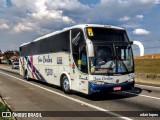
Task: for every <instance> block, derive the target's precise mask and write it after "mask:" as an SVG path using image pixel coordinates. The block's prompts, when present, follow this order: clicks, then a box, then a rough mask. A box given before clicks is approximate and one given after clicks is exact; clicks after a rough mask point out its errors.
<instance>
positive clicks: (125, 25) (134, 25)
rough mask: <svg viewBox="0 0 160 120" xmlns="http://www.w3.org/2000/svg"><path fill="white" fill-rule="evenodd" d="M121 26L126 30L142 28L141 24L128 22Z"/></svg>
mask: <svg viewBox="0 0 160 120" xmlns="http://www.w3.org/2000/svg"><path fill="white" fill-rule="evenodd" d="M121 26H122V27H124V28H137V27H140V26H141V25H140V24H139V23H134V22H128V23H126V24H123V25H121Z"/></svg>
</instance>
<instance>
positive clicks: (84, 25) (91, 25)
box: [20, 24, 124, 47]
mask: <svg viewBox="0 0 160 120" xmlns="http://www.w3.org/2000/svg"><path fill="white" fill-rule="evenodd" d="M86 27H101V28H102V27H103V28H110V29H117V30H124V28H122V27H117V26H111V25H99V24H80V25H75V26H72V27H67V28H64V29H62V30H58V31H55V32H52V33H49V34H47V35H44V36H42V37H39V38H37V39H35V40H34V41H33V42H36V41H39V40H43V39H44V38H47V37H50V36H53V35H56V34H58V33H61V32H65V31H67V30H70V29H73V28H81V29H84V28H86ZM30 43H31V42H27V43H23V44H22V45H20V47H21V46H24V45H27V44H30Z"/></svg>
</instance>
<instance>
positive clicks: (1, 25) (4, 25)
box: [0, 23, 10, 29]
mask: <svg viewBox="0 0 160 120" xmlns="http://www.w3.org/2000/svg"><path fill="white" fill-rule="evenodd" d="M9 28H10V27H9V26H8V25H7V24H6V23H3V24H0V29H9Z"/></svg>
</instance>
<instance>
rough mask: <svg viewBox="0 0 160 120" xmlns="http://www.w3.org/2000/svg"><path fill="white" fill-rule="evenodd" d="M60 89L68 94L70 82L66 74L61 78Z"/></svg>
mask: <svg viewBox="0 0 160 120" xmlns="http://www.w3.org/2000/svg"><path fill="white" fill-rule="evenodd" d="M62 89H63V91H64V92H65V93H67V94H69V93H70V84H69V80H68V78H67V76H64V77H63V79H62Z"/></svg>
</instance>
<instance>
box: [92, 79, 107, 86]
mask: <svg viewBox="0 0 160 120" xmlns="http://www.w3.org/2000/svg"><path fill="white" fill-rule="evenodd" d="M92 83H93V84H97V85H103V84H104V81H95V80H94V81H92Z"/></svg>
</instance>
